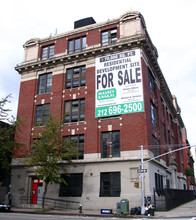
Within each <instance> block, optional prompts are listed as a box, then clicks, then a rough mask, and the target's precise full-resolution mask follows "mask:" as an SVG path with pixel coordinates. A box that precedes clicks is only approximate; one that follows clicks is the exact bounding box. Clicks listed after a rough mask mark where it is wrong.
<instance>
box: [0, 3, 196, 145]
mask: <svg viewBox="0 0 196 220" xmlns="http://www.w3.org/2000/svg"><path fill="white" fill-rule="evenodd" d="M195 9H196V1H195V0H172V1H171V0H159V1H158V0H147V1H146V0H122V1H120V2H119V1H113V0H107V1H106V0H99V1H92V0H83V1H81V0H75V1H74V0H72V1H65V0H56V1H46V0H34V1H31V0H28V1H27V0H7V1H3V2H2V3H1V8H0V30H1V36H0V50H1V59H0V98H3V97H5V96H6V95H8V94H12V99H11V103H10V104H9V105H8V107H9V108H10V109H12V115H14V116H16V113H17V104H18V95H19V87H20V75H19V74H18V73H17V72H16V71H15V69H14V67H15V66H16V65H17V64H19V63H21V62H22V60H23V45H24V43H25V42H26V41H27V40H29V39H31V38H33V37H39V38H43V37H47V36H49V35H50V34H54V33H55V32H56V30H57V33H62V32H66V31H69V30H72V29H73V25H74V21H75V20H79V19H82V18H85V17H91V16H92V17H93V18H94V19H95V21H96V22H97V23H100V22H103V21H106V20H108V19H113V18H118V17H120V16H121V15H122V14H124V13H125V12H127V11H130V10H134V11H139V12H141V13H142V15H143V16H144V19H145V22H146V25H147V30H148V33H149V35H150V37H151V40H152V42H153V44H154V45H155V46H156V48H157V50H158V53H159V58H158V63H159V65H160V68H161V70H162V72H163V74H164V76H165V79H166V81H167V83H168V86H169V87H170V90H171V93H172V94H174V95H175V96H176V97H177V101H178V104H179V106H180V108H181V116H182V118H183V121H184V123H185V126H186V128H187V134H188V140H189V142H190V144H191V145H196V134H195V133H196V128H195V122H196V114H195V112H196V110H195V109H196V74H195V72H196V55H195V54H196V29H195V21H196V13H195Z"/></svg>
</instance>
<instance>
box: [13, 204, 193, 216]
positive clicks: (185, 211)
mask: <svg viewBox="0 0 196 220" xmlns="http://www.w3.org/2000/svg"><path fill="white" fill-rule="evenodd" d="M11 210H12V212H19V213H32V214H41V213H43V214H54V215H55V214H56V215H84V216H102V217H103V216H107V217H112V216H116V215H102V214H100V211H98V210H83V211H82V213H79V210H50V211H47V212H41V210H40V211H37V210H36V209H21V208H14V207H13V208H12V209H11ZM116 217H117V216H116ZM120 217H122V218H123V217H126V218H127V216H120ZM130 217H132V216H130ZM135 217H138V218H141V217H142V218H144V217H147V218H148V216H143V215H137V216H136V215H134V218H135ZM174 217H195V218H196V200H193V201H191V202H188V203H186V204H184V205H181V206H179V207H177V208H175V209H172V210H170V211H165V212H159V211H155V216H154V217H153V218H174Z"/></svg>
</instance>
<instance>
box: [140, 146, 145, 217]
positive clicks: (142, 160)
mask: <svg viewBox="0 0 196 220" xmlns="http://www.w3.org/2000/svg"><path fill="white" fill-rule="evenodd" d="M140 147H141V170H142V171H143V170H144V152H143V145H141V146H140ZM141 175H142V207H141V214H145V206H144V172H142V173H141Z"/></svg>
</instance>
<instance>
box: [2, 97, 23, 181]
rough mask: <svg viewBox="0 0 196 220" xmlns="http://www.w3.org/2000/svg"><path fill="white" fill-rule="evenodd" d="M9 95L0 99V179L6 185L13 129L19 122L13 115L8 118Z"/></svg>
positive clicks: (14, 144)
mask: <svg viewBox="0 0 196 220" xmlns="http://www.w3.org/2000/svg"><path fill="white" fill-rule="evenodd" d="M10 98H11V95H8V96H7V97H5V98H2V99H1V100H0V181H2V182H3V185H8V183H7V181H9V180H8V179H9V176H10V172H11V160H12V156H13V151H14V147H16V145H17V144H16V143H15V141H14V135H15V129H16V127H17V126H18V124H19V122H18V121H16V120H15V119H14V117H12V118H9V112H10V111H11V110H10V109H8V108H6V104H7V103H9V102H10V101H9V99H10Z"/></svg>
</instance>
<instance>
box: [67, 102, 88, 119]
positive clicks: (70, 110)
mask: <svg viewBox="0 0 196 220" xmlns="http://www.w3.org/2000/svg"><path fill="white" fill-rule="evenodd" d="M84 112H85V100H84V99H77V100H71V101H66V102H65V123H67V122H77V121H84Z"/></svg>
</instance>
